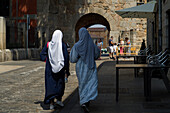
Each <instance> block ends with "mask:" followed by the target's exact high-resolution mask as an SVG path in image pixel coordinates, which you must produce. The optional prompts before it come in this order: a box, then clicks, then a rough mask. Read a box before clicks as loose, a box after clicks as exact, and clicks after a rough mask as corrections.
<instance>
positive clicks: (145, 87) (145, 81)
mask: <svg viewBox="0 0 170 113" xmlns="http://www.w3.org/2000/svg"><path fill="white" fill-rule="evenodd" d="M143 74H144V75H143V80H144V96H145V97H147V95H148V89H147V69H146V68H144V73H143Z"/></svg>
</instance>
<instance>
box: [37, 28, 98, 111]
mask: <svg viewBox="0 0 170 113" xmlns="http://www.w3.org/2000/svg"><path fill="white" fill-rule="evenodd" d="M78 33H79V41H78V42H77V43H76V44H75V45H74V46H73V47H72V49H71V52H70V62H72V63H76V75H77V78H78V82H79V98H80V105H81V107H82V108H83V110H84V111H85V112H88V111H89V110H88V106H89V103H90V101H91V100H94V99H95V98H96V97H97V95H98V90H97V88H98V79H97V69H96V63H95V60H97V59H98V58H99V56H100V50H99V49H98V47H97V46H96V45H95V44H94V43H93V40H92V39H91V37H90V34H89V33H88V31H87V29H86V28H84V27H83V28H81V29H80V30H79V32H78ZM62 37H63V34H62V32H61V31H60V30H56V31H55V32H54V33H53V36H52V40H51V41H50V42H49V46H48V47H47V44H46V45H45V47H44V48H43V50H42V52H41V54H40V57H41V60H43V61H45V60H46V69H45V90H46V91H45V99H44V103H46V104H50V109H53V108H54V99H57V102H56V104H58V105H60V106H64V105H63V103H62V101H61V100H62V96H63V94H64V89H65V82H64V77H65V74H67V75H69V68H68V66H69V56H68V52H67V47H66V45H65V44H64V43H63V42H62Z"/></svg>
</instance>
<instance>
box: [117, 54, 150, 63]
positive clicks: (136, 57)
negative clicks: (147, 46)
mask: <svg viewBox="0 0 170 113" xmlns="http://www.w3.org/2000/svg"><path fill="white" fill-rule="evenodd" d="M124 57H133V58H134V64H138V59H139V57H145V58H146V57H147V55H118V56H116V64H119V58H124ZM145 62H146V61H145Z"/></svg>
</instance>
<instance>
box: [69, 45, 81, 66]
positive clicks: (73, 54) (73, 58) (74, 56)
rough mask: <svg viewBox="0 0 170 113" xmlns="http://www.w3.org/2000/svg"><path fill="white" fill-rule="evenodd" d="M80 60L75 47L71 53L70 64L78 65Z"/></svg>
mask: <svg viewBox="0 0 170 113" xmlns="http://www.w3.org/2000/svg"><path fill="white" fill-rule="evenodd" d="M78 59H79V55H78V53H77V51H76V50H75V46H73V47H72V49H71V52H70V62H71V63H76V62H77V61H78Z"/></svg>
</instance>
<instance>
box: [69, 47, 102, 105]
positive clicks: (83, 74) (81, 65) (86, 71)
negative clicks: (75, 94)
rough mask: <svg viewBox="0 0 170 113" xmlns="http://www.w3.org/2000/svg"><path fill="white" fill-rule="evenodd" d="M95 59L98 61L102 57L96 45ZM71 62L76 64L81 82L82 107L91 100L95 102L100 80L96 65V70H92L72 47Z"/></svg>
mask: <svg viewBox="0 0 170 113" xmlns="http://www.w3.org/2000/svg"><path fill="white" fill-rule="evenodd" d="M94 52H95V55H94V57H95V58H94V59H95V60H96V59H98V58H99V56H100V50H99V49H98V47H97V46H96V45H94ZM70 61H71V62H72V63H76V74H77V78H78V81H79V96H80V105H82V104H83V103H86V102H88V101H90V100H94V99H95V98H96V97H97V95H98V90H97V88H98V79H97V69H96V63H95V65H94V68H92V69H90V68H89V67H88V66H87V64H85V62H84V61H83V60H82V59H81V57H79V55H78V52H77V51H76V48H75V46H73V47H72V49H71V53H70Z"/></svg>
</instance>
